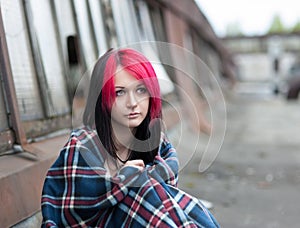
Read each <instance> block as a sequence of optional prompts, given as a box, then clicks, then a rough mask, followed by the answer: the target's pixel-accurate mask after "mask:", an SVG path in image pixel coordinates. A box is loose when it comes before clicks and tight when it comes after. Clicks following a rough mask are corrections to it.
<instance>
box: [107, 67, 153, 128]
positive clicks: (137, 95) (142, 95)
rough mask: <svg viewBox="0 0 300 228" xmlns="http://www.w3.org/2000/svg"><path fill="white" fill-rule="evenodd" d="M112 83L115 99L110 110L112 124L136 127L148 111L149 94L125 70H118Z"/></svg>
mask: <svg viewBox="0 0 300 228" xmlns="http://www.w3.org/2000/svg"><path fill="white" fill-rule="evenodd" d="M114 81H115V83H114V84H115V93H116V99H115V101H114V103H113V105H112V109H111V117H112V122H113V123H114V124H118V125H122V126H125V127H128V128H130V129H133V128H135V127H138V126H139V125H140V124H141V123H142V122H143V120H144V119H145V117H146V115H147V113H148V109H149V102H150V94H149V92H148V90H147V88H146V86H145V85H144V83H143V82H142V81H140V80H137V79H136V78H135V77H134V76H132V75H131V74H130V73H128V72H127V71H125V70H118V72H117V73H116V75H115V78H114Z"/></svg>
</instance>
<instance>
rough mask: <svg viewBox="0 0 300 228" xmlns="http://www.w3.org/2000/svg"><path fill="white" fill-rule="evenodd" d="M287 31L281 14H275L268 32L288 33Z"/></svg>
mask: <svg viewBox="0 0 300 228" xmlns="http://www.w3.org/2000/svg"><path fill="white" fill-rule="evenodd" d="M286 32H287V29H286V28H285V26H284V25H283V23H282V21H281V18H280V16H279V15H278V14H275V15H274V17H273V21H272V23H271V26H270V28H269V31H268V32H267V33H268V34H274V33H286Z"/></svg>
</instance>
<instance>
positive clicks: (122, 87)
mask: <svg viewBox="0 0 300 228" xmlns="http://www.w3.org/2000/svg"><path fill="white" fill-rule="evenodd" d="M115 88H116V89H117V88H118V89H124V88H125V87H124V86H118V85H117V86H115Z"/></svg>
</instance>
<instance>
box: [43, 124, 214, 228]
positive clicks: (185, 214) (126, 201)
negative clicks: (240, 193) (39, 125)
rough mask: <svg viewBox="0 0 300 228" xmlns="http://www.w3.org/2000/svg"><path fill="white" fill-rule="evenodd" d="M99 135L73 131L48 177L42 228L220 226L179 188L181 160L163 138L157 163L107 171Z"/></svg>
mask: <svg viewBox="0 0 300 228" xmlns="http://www.w3.org/2000/svg"><path fill="white" fill-rule="evenodd" d="M99 143H100V141H99V138H98V136H97V134H96V132H95V131H93V130H89V129H86V128H83V129H78V130H74V131H73V132H72V134H71V137H70V139H69V140H68V142H67V143H66V145H65V146H64V147H63V149H62V150H61V153H60V155H59V157H58V158H57V160H56V161H55V163H54V164H53V165H52V167H51V168H50V169H49V171H48V173H47V177H46V179H45V183H44V188H43V194H42V215H43V224H42V227H113V228H118V227H219V225H218V223H217V222H216V220H215V219H214V217H213V216H212V215H211V213H210V212H209V211H208V210H207V209H206V208H205V207H204V206H203V205H202V204H201V202H200V201H199V200H198V199H196V198H194V197H192V196H190V195H189V194H187V193H185V192H183V191H181V190H180V189H178V188H177V187H176V185H177V174H178V160H177V157H176V152H175V150H174V148H173V147H172V145H171V144H170V143H169V142H168V141H167V140H166V139H165V138H163V137H162V140H161V143H160V148H159V153H158V155H157V156H156V158H155V160H154V163H153V164H150V165H147V166H146V167H145V169H144V170H142V171H141V170H139V169H137V168H134V167H127V166H126V167H123V168H121V169H120V170H119V172H118V173H117V175H115V176H114V177H111V176H109V175H108V174H107V171H106V170H105V169H104V168H103V167H104V166H103V165H104V161H105V156H106V155H105V154H104V153H101V151H100V150H99V148H100V145H99Z"/></svg>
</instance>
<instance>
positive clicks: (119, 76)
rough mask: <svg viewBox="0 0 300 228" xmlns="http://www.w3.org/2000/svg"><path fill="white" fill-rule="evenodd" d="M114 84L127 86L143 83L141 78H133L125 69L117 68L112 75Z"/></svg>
mask: <svg viewBox="0 0 300 228" xmlns="http://www.w3.org/2000/svg"><path fill="white" fill-rule="evenodd" d="M114 81H115V86H117V85H119V84H120V85H122V86H124V87H125V86H129V85H132V84H141V83H142V84H143V80H140V79H137V78H135V77H134V76H133V75H132V74H130V73H129V72H127V71H126V70H118V71H117V72H116V74H115V76H114Z"/></svg>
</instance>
